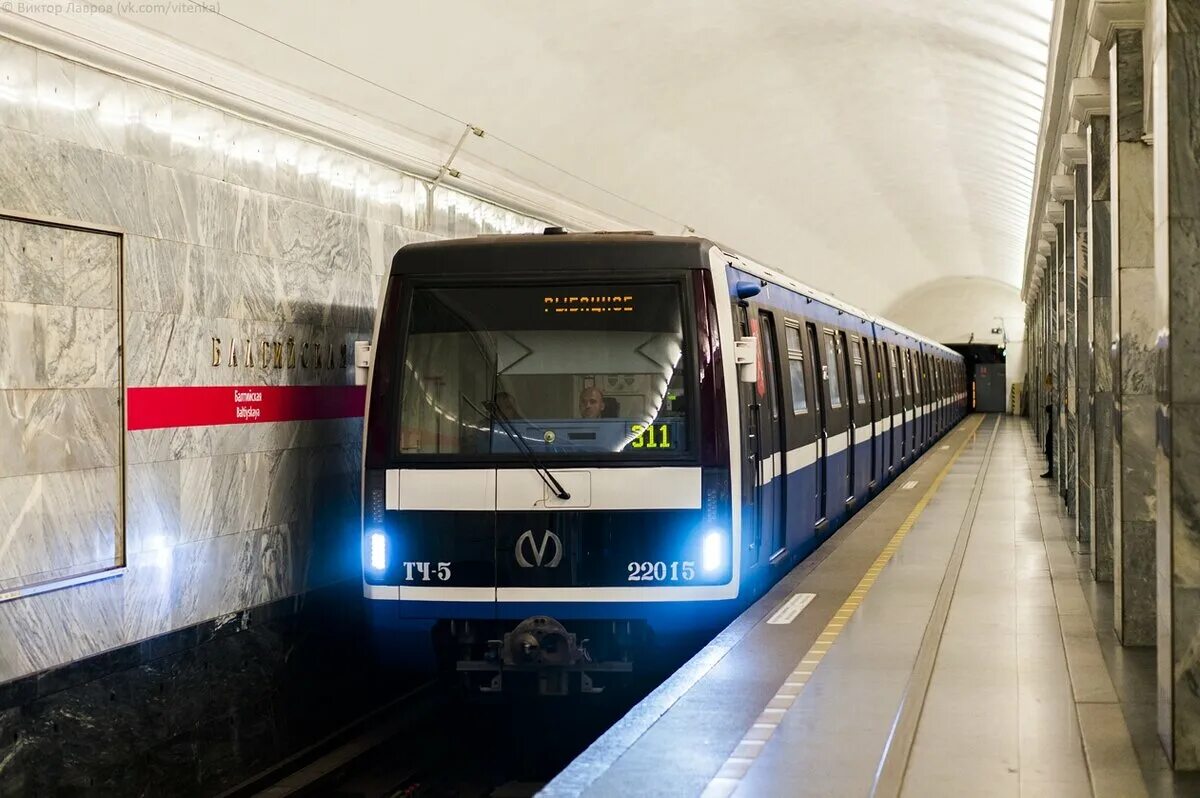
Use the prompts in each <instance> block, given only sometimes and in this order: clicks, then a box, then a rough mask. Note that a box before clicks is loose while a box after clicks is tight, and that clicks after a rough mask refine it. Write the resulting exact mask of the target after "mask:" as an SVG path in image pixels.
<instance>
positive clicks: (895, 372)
mask: <svg viewBox="0 0 1200 798" xmlns="http://www.w3.org/2000/svg"><path fill="white" fill-rule="evenodd" d="M887 353H888V367H889V368H890V369H891V372H892V396H894V397H895V398H897V399H899V398H901V389H902V383H901V381H900V367H899V365H897V363H896V361H897V360H899V358H900V350H898V349H896V347H894V346H893V347H889V348H888V350H887Z"/></svg>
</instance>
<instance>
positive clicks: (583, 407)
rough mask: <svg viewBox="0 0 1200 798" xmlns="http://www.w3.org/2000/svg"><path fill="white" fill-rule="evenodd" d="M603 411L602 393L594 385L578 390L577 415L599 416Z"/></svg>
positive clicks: (585, 416) (586, 416)
mask: <svg viewBox="0 0 1200 798" xmlns="http://www.w3.org/2000/svg"><path fill="white" fill-rule="evenodd" d="M603 412H604V393H603V392H602V391H601V390H600V389H599V388H597V387H596V386H594V385H591V386H588V387H587V388H584V389H583V390H582V391H580V392H579V417H580V418H600V417H601V414H602V413H603Z"/></svg>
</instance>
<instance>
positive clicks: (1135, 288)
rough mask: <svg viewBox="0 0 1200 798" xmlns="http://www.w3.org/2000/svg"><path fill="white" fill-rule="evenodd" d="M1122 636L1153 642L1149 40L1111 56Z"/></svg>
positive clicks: (1116, 570) (1121, 36)
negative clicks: (1145, 56)
mask: <svg viewBox="0 0 1200 798" xmlns="http://www.w3.org/2000/svg"><path fill="white" fill-rule="evenodd" d="M1109 61H1110V68H1111V70H1112V71H1111V84H1112V91H1113V114H1112V118H1113V135H1112V137H1111V151H1110V169H1111V175H1112V179H1111V192H1112V194H1111V203H1112V217H1113V218H1112V272H1111V273H1112V338H1111V344H1112V378H1113V413H1114V429H1115V432H1116V435H1115V437H1114V443H1113V579H1114V591H1113V595H1114V608H1113V610H1114V616H1115V617H1114V627H1115V630H1116V633H1117V636H1118V637H1119V638H1120V640H1121V641H1122V642H1123V643H1124V644H1126V645H1143V646H1148V645H1152V644H1153V643H1154V639H1155V545H1154V536H1155V518H1156V509H1155V454H1154V453H1155V422H1154V417H1155V409H1156V408H1155V404H1156V399H1155V396H1154V369H1155V346H1156V338H1157V324H1156V319H1155V311H1154V307H1155V285H1154V279H1155V278H1154V205H1153V190H1154V170H1153V159H1152V154H1153V153H1152V148H1151V147H1150V146H1149V145H1147V144H1146V143H1144V141H1143V136H1144V134H1145V132H1146V131H1145V128H1144V125H1143V115H1142V108H1143V102H1142V92H1143V67H1142V31H1140V30H1120V31H1117V33H1116V39H1115V42H1114V44H1113V48H1112V52H1111V54H1110V59H1109Z"/></svg>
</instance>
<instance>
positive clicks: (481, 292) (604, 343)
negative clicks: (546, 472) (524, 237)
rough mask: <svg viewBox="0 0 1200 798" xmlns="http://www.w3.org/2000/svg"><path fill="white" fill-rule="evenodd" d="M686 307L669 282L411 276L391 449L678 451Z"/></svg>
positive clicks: (478, 453) (682, 442)
mask: <svg viewBox="0 0 1200 798" xmlns="http://www.w3.org/2000/svg"><path fill="white" fill-rule="evenodd" d="M682 308H683V305H682V299H681V291H680V288H679V286H678V285H676V284H644V283H638V284H628V285H624V284H617V285H609V284H591V285H583V284H565V285H527V284H522V285H506V286H489V287H470V288H416V289H414V291H413V296H412V305H411V312H410V313H409V323H408V330H407V334H406V340H405V342H404V347H403V349H404V370H403V371H404V373H403V377H402V378H401V386H402V387H401V393H400V408H399V410H400V414H399V416H400V423H399V425H398V430H397V434H398V440H397V448H398V454H400V455H401V456H405V455H413V456H422V457H428V456H430V455H451V456H461V457H469V458H477V457H490V456H496V457H501V456H515V455H519V454H520V453H521V451H520V450H521V449H522V448H525V446H526V445H527V447H528V448H529V449H531V450H532V451H534V452H535V453H536V454H537V455H538V456H542V457H549V458H551V459H553V458H554V457H556V456H572V455H574V456H580V455H585V456H596V455H609V456H612V457H614V458H617V459H647V458H656V457H671V456H673V455H679V454H682V453H683V452H685V451H686V450H687V449H688V445H689V442H688V436H689V434H690V430H689V424H688V416H689V413H690V411H689V407H690V397H689V395H688V388H689V386H688V382H687V377H686V375H687V373H688V368H687V366H686V358H685V351H684V350H685V340H686V339H685V336H684V332H683V329H684V328H683V318H684V315H683V310H682Z"/></svg>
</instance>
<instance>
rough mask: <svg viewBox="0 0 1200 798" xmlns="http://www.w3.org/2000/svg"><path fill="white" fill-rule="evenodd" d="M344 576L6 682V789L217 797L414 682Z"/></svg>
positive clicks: (0, 775)
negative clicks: (400, 669)
mask: <svg viewBox="0 0 1200 798" xmlns="http://www.w3.org/2000/svg"><path fill="white" fill-rule="evenodd" d="M374 644H375V640H374V639H373V636H372V634H371V629H370V626H369V625H368V623H367V616H366V612H365V608H364V606H363V602H362V598H361V585H360V583H359V582H357V581H356V580H355V581H350V582H342V583H339V584H336V585H332V586H329V587H326V588H322V589H319V590H317V591H314V592H312V593H308V594H306V595H304V596H298V597H293V598H288V599H284V600H281V601H277V602H273V603H271V604H266V605H263V606H259V607H254V608H251V609H247V610H243V611H240V612H237V613H233V614H231V615H228V616H225V617H222V618H219V619H215V620H212V621H207V622H205V623H201V624H197V625H195V626H192V627H188V628H186V629H180V630H178V631H175V632H171V633H169V634H166V635H162V636H160V637H157V638H153V639H150V640H146V641H143V642H141V643H138V644H135V645H130V646H125V647H123V648H120V649H116V650H113V651H109V652H106V653H104V654H100V655H97V656H95V657H89V658H88V659H85V660H81V661H79V662H75V663H71V664H69V665H65V666H63V667H60V668H55V669H53V670H50V671H45V672H43V673H38V674H33V675H31V676H28V677H25V678H22V679H19V680H16V681H13V682H9V683H6V684H3V685H0V797H2V798H7V797H8V796H42V795H47V796H48V795H89V796H92V795H172V796H176V795H178V796H184V795H212V794H214V793H217V792H220V791H221V790H222V789H224V788H227V787H229V786H232V785H234V784H237V783H239V782H241V781H242V780H244V779H246V778H247V777H249V776H251V775H253V774H254V773H256V772H258V771H259V770H261V769H263V768H264V767H266V766H268V765H269V764H271V763H272V762H274V761H277V760H279V759H281V758H283V757H285V756H288V755H289V754H292V753H294V752H296V751H298V750H300V749H302V748H304V747H305V746H307V745H310V744H312V743H313V742H315V741H316V740H318V739H320V738H321V737H323V736H324V735H326V734H328V733H329V732H331V731H332V730H334V729H335V728H337V727H338V726H340V725H342V724H344V723H346V722H348V721H350V720H352V719H353V718H355V717H356V716H358V715H359V714H362V713H363V712H365V711H366V710H367V709H368V708H369V707H371V706H374V705H377V704H378V703H380V702H382V701H386V700H388V699H390V698H392V697H393V696H395V695H398V694H399V693H400V691H401V690H403V689H405V688H406V687H407V686H409V685H410V684H411V682H412V680H411V679H410V678H406V677H404V676H403V675H402V674H400V673H397V672H396V671H395V669H394V668H393V667H392V666H391V665H390V664H389V661H388V659H387V658H386V657H385V656H382V655H380V654H379V653H378V651H377V650H376V647H375V645H374Z"/></svg>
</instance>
